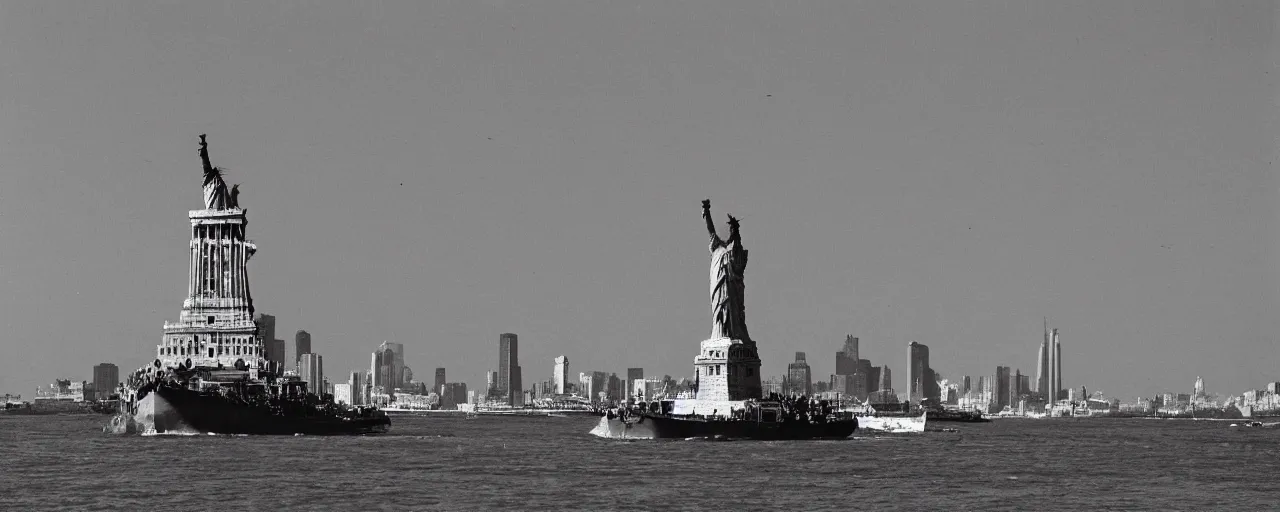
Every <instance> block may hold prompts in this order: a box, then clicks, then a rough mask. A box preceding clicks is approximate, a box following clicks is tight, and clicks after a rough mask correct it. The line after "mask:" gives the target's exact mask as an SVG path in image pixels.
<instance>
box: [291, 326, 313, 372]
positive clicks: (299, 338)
mask: <svg viewBox="0 0 1280 512" xmlns="http://www.w3.org/2000/svg"><path fill="white" fill-rule="evenodd" d="M293 350H294V352H293V353H294V356H295V357H296V359H295V360H294V364H296V365H299V366H298V373H299V374H301V373H302V367H301V364H302V363H301V361H302V355H303V354H310V353H311V333H309V332H307V331H304V330H302V329H298V332H296V333H294V334H293Z"/></svg>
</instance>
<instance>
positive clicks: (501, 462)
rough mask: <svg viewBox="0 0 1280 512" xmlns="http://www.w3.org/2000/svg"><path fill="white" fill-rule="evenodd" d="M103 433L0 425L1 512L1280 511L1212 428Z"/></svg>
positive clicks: (1262, 433) (434, 425)
mask: <svg viewBox="0 0 1280 512" xmlns="http://www.w3.org/2000/svg"><path fill="white" fill-rule="evenodd" d="M106 422H107V418H106V417H104V416H44V417H36V416H0V453H3V459H4V460H3V463H2V464H0V476H2V477H3V478H0V496H3V497H0V509H4V510H215V509H234V510H682V509H684V510H730V509H732V510H753V509H771V510H783V509H785V510H937V509H949V510H977V509H996V510H1099V509H1103V510H1105V509H1123V510H1138V509H1143V510H1210V509H1212V510H1221V509H1237V510H1263V509H1274V508H1276V507H1280V504H1278V502H1277V498H1278V497H1280V494H1277V491H1276V489H1277V488H1280V487H1278V486H1277V484H1275V475H1276V474H1277V473H1278V472H1280V471H1278V470H1280V457H1277V455H1278V454H1280V429H1257V428H1230V427H1228V425H1229V422H1216V421H1178V420H1168V421H1161V420H1106V419H1093V420H1040V421H1035V420H1001V421H996V422H993V423H989V424H977V425H975V424H948V425H947V426H954V427H956V428H958V429H959V430H960V431H959V432H955V433H948V432H927V433H924V434H908V435H888V436H880V437H876V436H861V435H856V436H854V438H852V439H849V440H845V441H817V442H749V441H733V442H707V441H616V440H606V439H599V438H596V437H593V436H590V435H588V434H587V432H588V431H590V430H591V428H592V427H593V426H594V425H595V424H596V422H597V419H596V418H590V417H570V418H547V417H531V418H520V417H481V418H478V419H473V420H464V419H462V418H460V417H439V416H431V417H396V418H394V419H393V427H392V433H391V434H388V435H383V436H374V437H226V436H189V437H181V436H156V437H139V436H121V435H109V434H103V433H101V428H102V426H103V425H104V424H105V423H106ZM941 425H942V424H939V426H941Z"/></svg>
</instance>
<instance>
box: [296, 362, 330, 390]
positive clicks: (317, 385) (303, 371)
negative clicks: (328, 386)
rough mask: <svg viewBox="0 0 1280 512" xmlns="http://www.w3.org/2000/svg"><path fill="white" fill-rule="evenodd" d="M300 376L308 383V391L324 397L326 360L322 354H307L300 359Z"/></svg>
mask: <svg viewBox="0 0 1280 512" xmlns="http://www.w3.org/2000/svg"><path fill="white" fill-rule="evenodd" d="M298 376H299V377H301V378H302V380H304V381H306V383H307V391H308V392H310V393H313V394H316V395H323V394H324V392H325V390H324V360H323V358H321V357H320V354H316V353H311V352H308V353H305V354H302V357H301V358H299V359H298Z"/></svg>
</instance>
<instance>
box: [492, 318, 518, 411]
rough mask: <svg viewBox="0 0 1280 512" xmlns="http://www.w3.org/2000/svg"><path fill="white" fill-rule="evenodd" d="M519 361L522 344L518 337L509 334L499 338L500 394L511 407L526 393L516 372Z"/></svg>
mask: <svg viewBox="0 0 1280 512" xmlns="http://www.w3.org/2000/svg"><path fill="white" fill-rule="evenodd" d="M519 361H520V342H519V339H518V338H516V335H515V334H513V333H509V332H508V333H503V334H502V335H501V336H498V393H499V394H500V395H501V396H502V398H504V399H505V400H506V402H507V403H508V404H511V405H515V404H516V402H518V401H519V399H518V398H517V395H521V394H522V393H523V391H524V387H523V386H521V385H520V380H519V372H518V370H516V367H518V366H519V365H520V362H519ZM513 377H514V378H513Z"/></svg>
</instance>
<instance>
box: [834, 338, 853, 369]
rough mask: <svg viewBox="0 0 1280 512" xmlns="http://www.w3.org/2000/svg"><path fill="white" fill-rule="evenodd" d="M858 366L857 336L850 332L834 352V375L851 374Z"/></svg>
mask: <svg viewBox="0 0 1280 512" xmlns="http://www.w3.org/2000/svg"><path fill="white" fill-rule="evenodd" d="M857 368H858V338H855V337H853V335H852V334H849V335H846V336H845V338H844V346H843V347H841V349H840V351H838V352H836V375H853V374H855V373H857Z"/></svg>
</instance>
